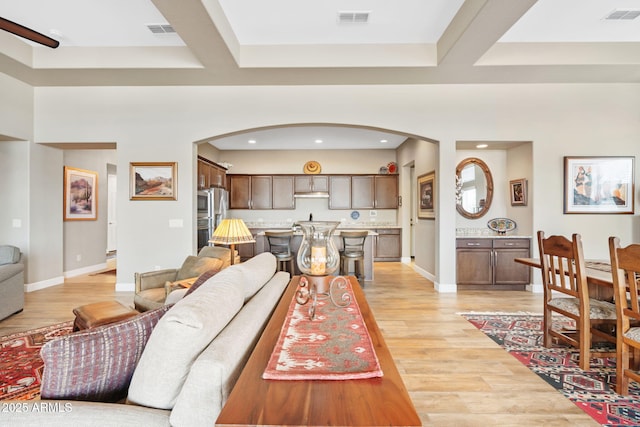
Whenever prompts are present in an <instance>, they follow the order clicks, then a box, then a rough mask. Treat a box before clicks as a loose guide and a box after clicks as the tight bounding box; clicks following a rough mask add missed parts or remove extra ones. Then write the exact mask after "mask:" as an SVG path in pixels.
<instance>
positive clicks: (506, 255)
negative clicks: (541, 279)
mask: <svg viewBox="0 0 640 427" xmlns="http://www.w3.org/2000/svg"><path fill="white" fill-rule="evenodd" d="M530 246H531V240H530V239H529V238H499V237H498V238H458V239H456V277H457V280H456V281H457V284H458V288H459V289H465V288H466V289H470V288H472V289H517V290H524V289H525V286H526V285H528V284H529V282H530V269H529V268H527V267H526V266H524V265H522V264H518V263H516V262H515V261H514V259H515V258H528V257H529V256H530V250H531V249H530Z"/></svg>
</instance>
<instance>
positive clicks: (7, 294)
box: [0, 245, 24, 320]
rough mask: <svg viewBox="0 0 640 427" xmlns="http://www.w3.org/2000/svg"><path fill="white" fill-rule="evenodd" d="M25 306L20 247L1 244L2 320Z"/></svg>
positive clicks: (0, 307)
mask: <svg viewBox="0 0 640 427" xmlns="http://www.w3.org/2000/svg"><path fill="white" fill-rule="evenodd" d="M23 308H24V265H23V264H22V255H21V253H20V249H19V248H17V247H15V246H10V245H2V246H0V320H2V319H4V318H6V317H9V316H11V315H12V314H15V313H18V312H20V311H22V309H23Z"/></svg>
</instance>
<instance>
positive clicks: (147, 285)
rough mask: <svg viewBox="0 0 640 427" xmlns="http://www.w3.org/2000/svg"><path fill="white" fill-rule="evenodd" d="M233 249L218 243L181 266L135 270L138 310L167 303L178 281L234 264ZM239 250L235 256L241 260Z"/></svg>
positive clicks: (135, 303) (186, 280)
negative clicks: (232, 262)
mask: <svg viewBox="0 0 640 427" xmlns="http://www.w3.org/2000/svg"><path fill="white" fill-rule="evenodd" d="M230 253H231V251H230V250H229V249H228V248H223V247H218V246H205V247H204V248H202V249H201V250H200V252H199V253H198V255H197V256H193V255H190V256H188V257H187V258H186V259H185V260H184V262H183V263H182V266H181V267H180V268H168V269H164V270H157V271H149V272H146V273H135V282H136V293H135V296H134V298H133V303H134V305H135V308H136V310H138V311H141V312H142V311H147V310H153V309H156V308H158V307H161V306H163V305H164V302H165V300H166V298H167V295H169V293H170V292H171V291H172V290H174V289H175V288H176V285H175V282H180V281H183V282H189V281H195V280H196V278H197V277H198V276H200V275H201V274H202V273H205V272H207V271H210V270H221V269H223V268H226V267H228V266H229V265H230V264H231V257H230ZM238 258H239V257H238V256H237V254H236V258H235V260H236V261H238Z"/></svg>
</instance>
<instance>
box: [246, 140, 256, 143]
mask: <svg viewBox="0 0 640 427" xmlns="http://www.w3.org/2000/svg"><path fill="white" fill-rule="evenodd" d="M247 142H248V143H249V144H255V143H256V140H255V139H250V140H249V141H247Z"/></svg>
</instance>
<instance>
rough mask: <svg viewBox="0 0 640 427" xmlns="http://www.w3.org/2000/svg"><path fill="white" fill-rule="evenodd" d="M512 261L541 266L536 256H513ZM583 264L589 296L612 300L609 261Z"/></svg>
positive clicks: (589, 261)
mask: <svg viewBox="0 0 640 427" xmlns="http://www.w3.org/2000/svg"><path fill="white" fill-rule="evenodd" d="M514 261H515V262H517V263H520V264H524V265H527V266H529V267H533V268H538V269H540V268H542V264H541V263H540V260H539V259H538V258H515V259H514ZM584 264H585V272H586V273H587V284H588V285H589V296H591V297H592V298H596V299H599V300H602V301H613V277H612V275H611V264H610V263H609V261H608V260H607V261H604V260H585V262H584Z"/></svg>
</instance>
